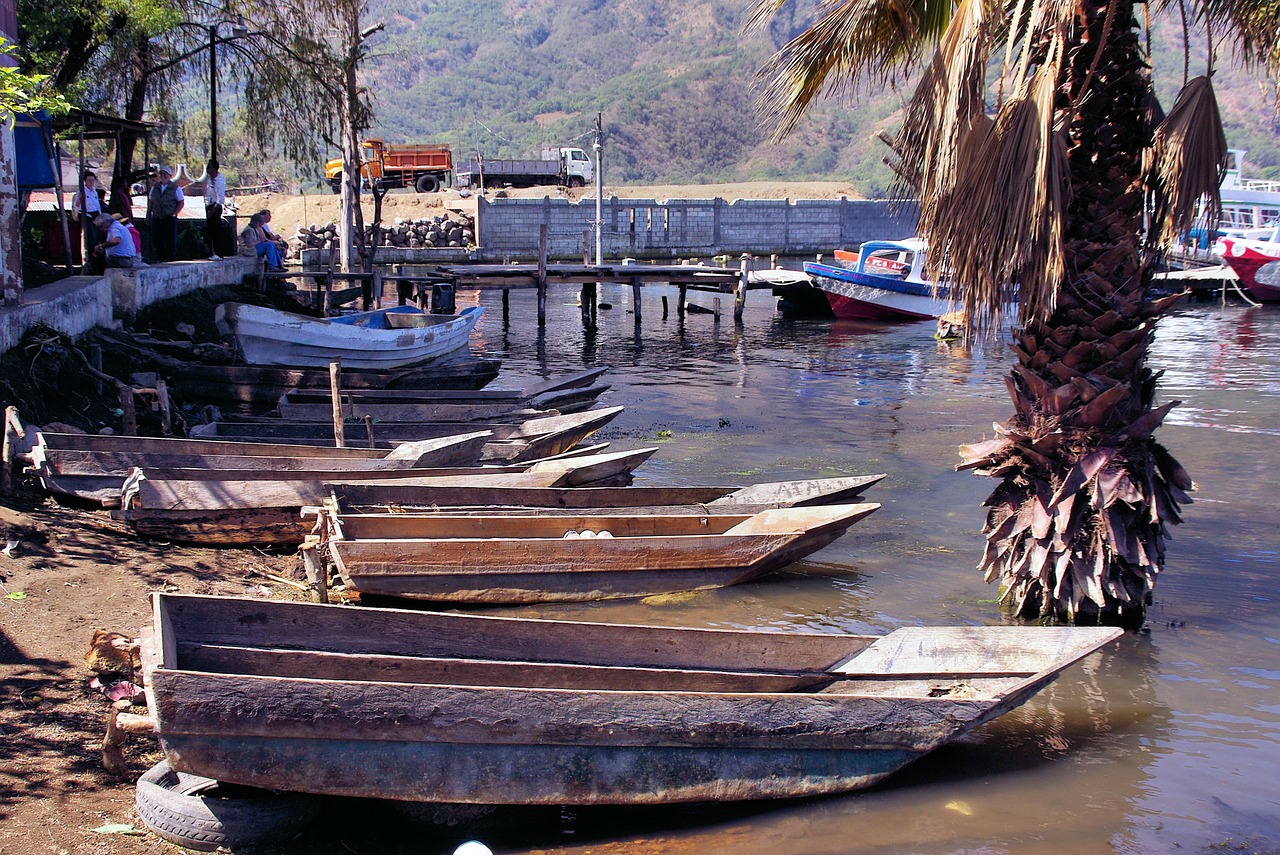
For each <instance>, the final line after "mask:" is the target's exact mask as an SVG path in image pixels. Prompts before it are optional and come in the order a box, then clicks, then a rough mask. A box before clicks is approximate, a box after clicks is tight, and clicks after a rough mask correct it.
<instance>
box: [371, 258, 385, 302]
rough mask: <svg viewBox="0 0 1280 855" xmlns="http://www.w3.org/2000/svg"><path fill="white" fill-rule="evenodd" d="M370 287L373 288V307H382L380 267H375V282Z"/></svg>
mask: <svg viewBox="0 0 1280 855" xmlns="http://www.w3.org/2000/svg"><path fill="white" fill-rule="evenodd" d="M370 287H371V288H372V289H373V307H374V308H375V309H381V308H382V270H381V269H380V268H379V269H375V270H374V271H373V284H372V285H371V286H370Z"/></svg>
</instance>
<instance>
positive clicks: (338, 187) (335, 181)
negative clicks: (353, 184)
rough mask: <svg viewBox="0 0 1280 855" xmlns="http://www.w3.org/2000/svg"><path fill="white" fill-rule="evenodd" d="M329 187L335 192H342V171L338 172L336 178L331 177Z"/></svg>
mask: <svg viewBox="0 0 1280 855" xmlns="http://www.w3.org/2000/svg"><path fill="white" fill-rule="evenodd" d="M329 188H330V189H331V190H333V192H334V193H335V194H337V193H341V192H342V173H338V176H337V177H336V178H330V179H329Z"/></svg>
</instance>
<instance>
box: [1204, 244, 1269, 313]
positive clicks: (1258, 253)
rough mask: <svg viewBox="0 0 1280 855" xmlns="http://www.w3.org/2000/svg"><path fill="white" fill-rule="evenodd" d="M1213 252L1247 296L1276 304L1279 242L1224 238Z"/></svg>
mask: <svg viewBox="0 0 1280 855" xmlns="http://www.w3.org/2000/svg"><path fill="white" fill-rule="evenodd" d="M1217 251H1218V253H1219V255H1221V256H1222V260H1223V261H1225V262H1226V263H1227V266H1228V267H1230V268H1231V269H1232V271H1234V272H1235V274H1236V276H1238V277H1239V278H1240V284H1241V285H1242V286H1244V289H1245V290H1246V291H1247V292H1248V293H1249V296H1250V297H1252V298H1253V299H1255V300H1258V301H1260V302H1263V303H1280V243H1277V242H1275V241H1263V240H1244V239H1241V238H1231V237H1224V238H1220V239H1219V246H1218V248H1217Z"/></svg>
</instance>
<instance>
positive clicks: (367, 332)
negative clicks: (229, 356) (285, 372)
mask: <svg viewBox="0 0 1280 855" xmlns="http://www.w3.org/2000/svg"><path fill="white" fill-rule="evenodd" d="M404 308H408V307H404ZM397 311H402V309H400V308H393V309H380V310H378V311H376V312H365V313H363V314H359V315H346V316H342V317H336V318H311V317H307V316H306V315H296V314H292V313H289V312H281V311H277V310H276V309H268V308H265V307H263V306H251V305H248V304H245V303H222V304H221V305H219V306H218V307H217V309H215V311H214V319H215V321H216V322H217V324H218V329H219V331H220V332H222V334H223V335H227V336H231V337H233V338H234V339H235V342H236V348H237V349H238V350H239V352H240V354H241V356H243V357H244V361H245V362H248V363H250V364H253V365H286V366H300V367H309V368H323V367H327V366H328V365H329V363H331V362H333V361H334V360H335V359H340V360H341V361H342V364H343V365H344V366H349V367H351V368H400V367H403V366H406V365H415V364H417V363H422V362H428V361H430V360H432V359H438V358H440V357H442V356H446V355H448V354H450V353H453V352H454V351H457V350H460V349H462V348H464V347H466V346H467V340H468V338H469V337H470V336H471V331H472V330H473V329H474V328H475V325H476V322H477V321H478V320H480V316H481V315H482V314H483V313H484V307H482V306H469V307H467V308H465V309H463V310H462V312H461V313H459V314H458V315H454V316H443V317H442V319H439V320H437V318H440V317H441V316H429V317H430V319H431V320H432V322H431V323H427V324H426V325H424V326H421V327H416V328H411V329H400V328H396V327H392V326H391V325H390V324H389V323H388V322H387V320H386V316H387V314H388V313H391V312H397ZM419 314H422V313H419Z"/></svg>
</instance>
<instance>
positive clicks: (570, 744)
mask: <svg viewBox="0 0 1280 855" xmlns="http://www.w3.org/2000/svg"><path fill="white" fill-rule="evenodd" d="M153 600H154V608H155V613H156V617H155V620H154V623H153V626H152V629H151V631H150V633H144V643H143V663H144V672H145V676H146V686H147V695H148V703H149V707H150V709H151V710H152V712H153V715H154V717H155V724H156V732H157V734H158V735H159V738H160V741H161V745H162V746H163V747H164V749H165V752H166V754H167V755H168V759H169V761H170V763H171V764H172V765H173V767H174V768H176V769H179V770H181V771H186V772H190V773H192V774H197V775H203V776H207V777H211V778H215V779H217V780H219V781H224V782H231V783H239V784H250V785H254V786H259V787H264V788H269V789H277V790H286V791H302V792H313V793H322V794H330V795H340V796H357V797H369V798H390V799H398V800H404V801H422V802H454V803H473V804H559V805H601V804H668V803H676V802H695V801H730V800H747V799H766V798H793V797H801V796H811V795H821V794H828V793H838V792H845V791H849V790H856V789H859V788H861V787H865V786H867V785H869V784H873V783H875V782H877V781H879V780H881V779H883V778H884V777H885V776H886V775H889V774H891V773H892V772H894V771H895V770H897V769H900V768H901V767H902V766H904V765H906V764H907V763H909V762H911V761H912V760H914V759H916V758H917V757H919V756H921V755H922V754H924V753H926V752H928V751H931V750H933V749H935V748H938V747H939V746H941V745H943V744H945V743H947V742H949V741H951V740H953V739H955V738H956V737H958V736H960V735H962V734H963V733H965V732H967V731H969V730H971V729H973V728H974V727H977V726H979V725H981V724H983V723H985V722H986V721H989V720H990V719H992V718H994V717H996V716H998V715H1000V714H1001V713H1003V712H1006V711H1008V710H1009V709H1012V708H1014V707H1016V706H1018V705H1019V704H1021V703H1023V702H1025V701H1026V700H1027V699H1028V698H1029V697H1031V696H1032V695H1033V694H1034V693H1035V692H1037V691H1038V690H1039V689H1041V688H1043V687H1044V686H1045V685H1047V684H1048V683H1049V682H1051V681H1052V680H1053V679H1054V678H1055V677H1056V676H1057V675H1058V674H1059V673H1060V672H1061V671H1062V670H1063V669H1064V668H1066V667H1067V666H1068V665H1070V664H1071V663H1073V662H1075V661H1078V660H1079V659H1080V658H1082V657H1084V656H1087V655H1089V654H1090V653H1092V652H1093V651H1095V650H1097V649H1098V648H1099V647H1101V646H1102V645H1104V644H1106V643H1107V642H1109V641H1111V640H1113V639H1115V638H1116V637H1117V636H1119V635H1120V634H1121V633H1120V631H1119V630H1114V629H1105V628H1099V627H1092V628H1079V627H1003V626H997V627H934V628H928V627H921V628H904V629H899V630H897V631H896V632H894V633H891V634H889V635H886V636H883V637H874V636H855V635H846V634H834V633H826V634H823V633H799V632H761V631H751V630H733V629H725V630H719V629H714V630H713V629H689V628H677V627H653V626H640V625H618V624H598V623H589V622H581V621H547V620H536V619H534V620H531V619H523V618H505V617H489V616H483V615H469V614H450V613H438V612H421V611H401V610H394V609H387V610H384V609H378V610H373V609H358V608H349V607H339V606H317V605H307V604H301V603H283V602H270V601H263V600H260V599H256V600H250V599H247V598H245V599H239V598H236V599H233V598H218V597H193V596H176V595H166V594H159V595H155V596H154V598H153Z"/></svg>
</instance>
